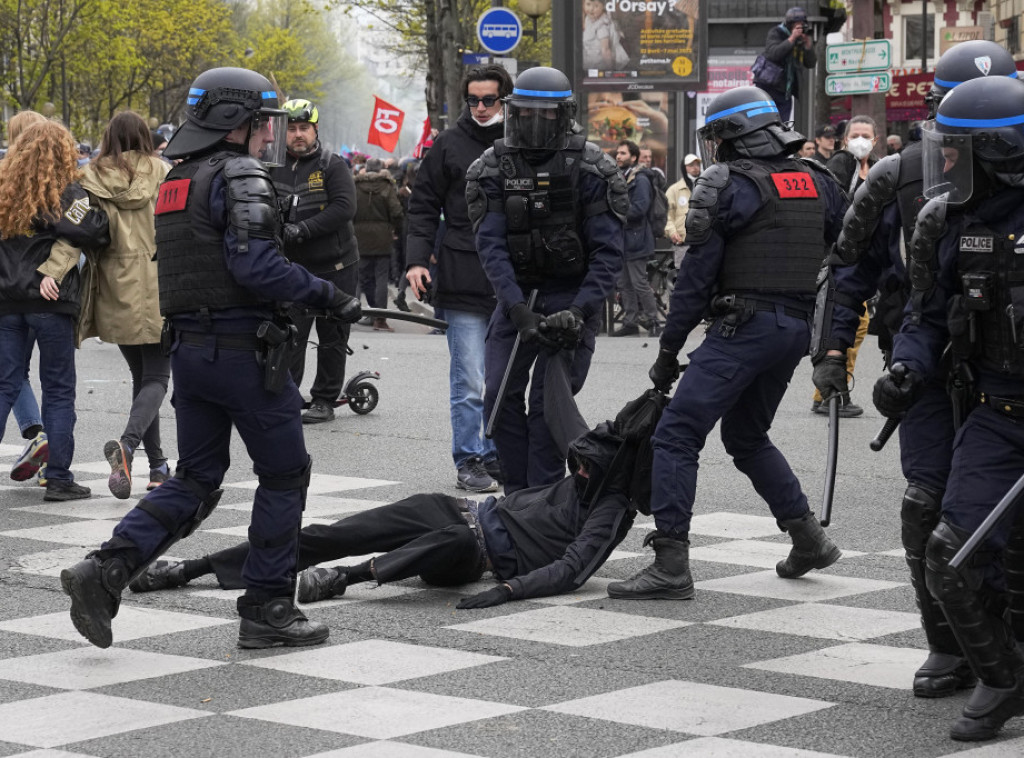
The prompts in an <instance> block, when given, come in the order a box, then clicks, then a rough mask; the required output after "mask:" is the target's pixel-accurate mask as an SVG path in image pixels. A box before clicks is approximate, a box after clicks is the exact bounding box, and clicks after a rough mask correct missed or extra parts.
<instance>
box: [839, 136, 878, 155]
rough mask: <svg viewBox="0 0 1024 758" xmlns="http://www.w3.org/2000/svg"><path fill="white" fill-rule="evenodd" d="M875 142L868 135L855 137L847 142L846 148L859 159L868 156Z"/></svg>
mask: <svg viewBox="0 0 1024 758" xmlns="http://www.w3.org/2000/svg"><path fill="white" fill-rule="evenodd" d="M873 145H874V143H873V142H872V141H871V140H869V139H868V138H867V137H854V138H853V139H851V140H850V141H849V142H847V143H846V149H847V150H849V151H850V152H851V153H853V157H854V158H856V159H857V160H859V161H862V160H864V159H865V158H867V157H868V154H869V153H870V152H871V148H872V146H873Z"/></svg>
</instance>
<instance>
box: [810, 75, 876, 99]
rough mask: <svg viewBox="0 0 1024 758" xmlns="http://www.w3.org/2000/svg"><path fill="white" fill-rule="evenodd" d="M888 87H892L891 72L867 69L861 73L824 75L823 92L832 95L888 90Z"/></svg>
mask: <svg viewBox="0 0 1024 758" xmlns="http://www.w3.org/2000/svg"><path fill="white" fill-rule="evenodd" d="M890 87H892V74H891V73H890V72H888V71H867V72H865V73H863V74H845V75H842V76H826V77H825V94H826V95H830V96H832V97H843V96H844V95H865V94H871V93H873V92H888V91H889V88H890Z"/></svg>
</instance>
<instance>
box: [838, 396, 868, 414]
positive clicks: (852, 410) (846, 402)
mask: <svg viewBox="0 0 1024 758" xmlns="http://www.w3.org/2000/svg"><path fill="white" fill-rule="evenodd" d="M863 415H864V409H863V408H861V407H860V406H859V405H857V404H856V403H854V402H851V400H850V396H849V395H848V394H847V395H843V396H842V399H841V400H840V401H839V417H840V418H857V416H863Z"/></svg>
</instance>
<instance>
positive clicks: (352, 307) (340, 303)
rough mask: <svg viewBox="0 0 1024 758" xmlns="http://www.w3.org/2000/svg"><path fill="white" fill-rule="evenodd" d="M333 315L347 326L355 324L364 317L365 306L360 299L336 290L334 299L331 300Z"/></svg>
mask: <svg viewBox="0 0 1024 758" xmlns="http://www.w3.org/2000/svg"><path fill="white" fill-rule="evenodd" d="M331 315H332V316H333V317H334V318H336V319H338V320H339V321H344V322H345V323H346V324H354V323H355V322H356V321H358V320H359V319H361V318H362V317H363V306H362V305H360V304H359V298H358V297H352V296H351V295H350V294H348V293H347V292H342V291H341V290H340V289H338V288H337V287H335V288H334V299H333V300H331Z"/></svg>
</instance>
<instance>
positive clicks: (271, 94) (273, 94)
mask: <svg viewBox="0 0 1024 758" xmlns="http://www.w3.org/2000/svg"><path fill="white" fill-rule="evenodd" d="M260 97H262V98H263V99H264V100H271V99H273V98H276V97H277V93H276V92H261V93H260Z"/></svg>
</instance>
